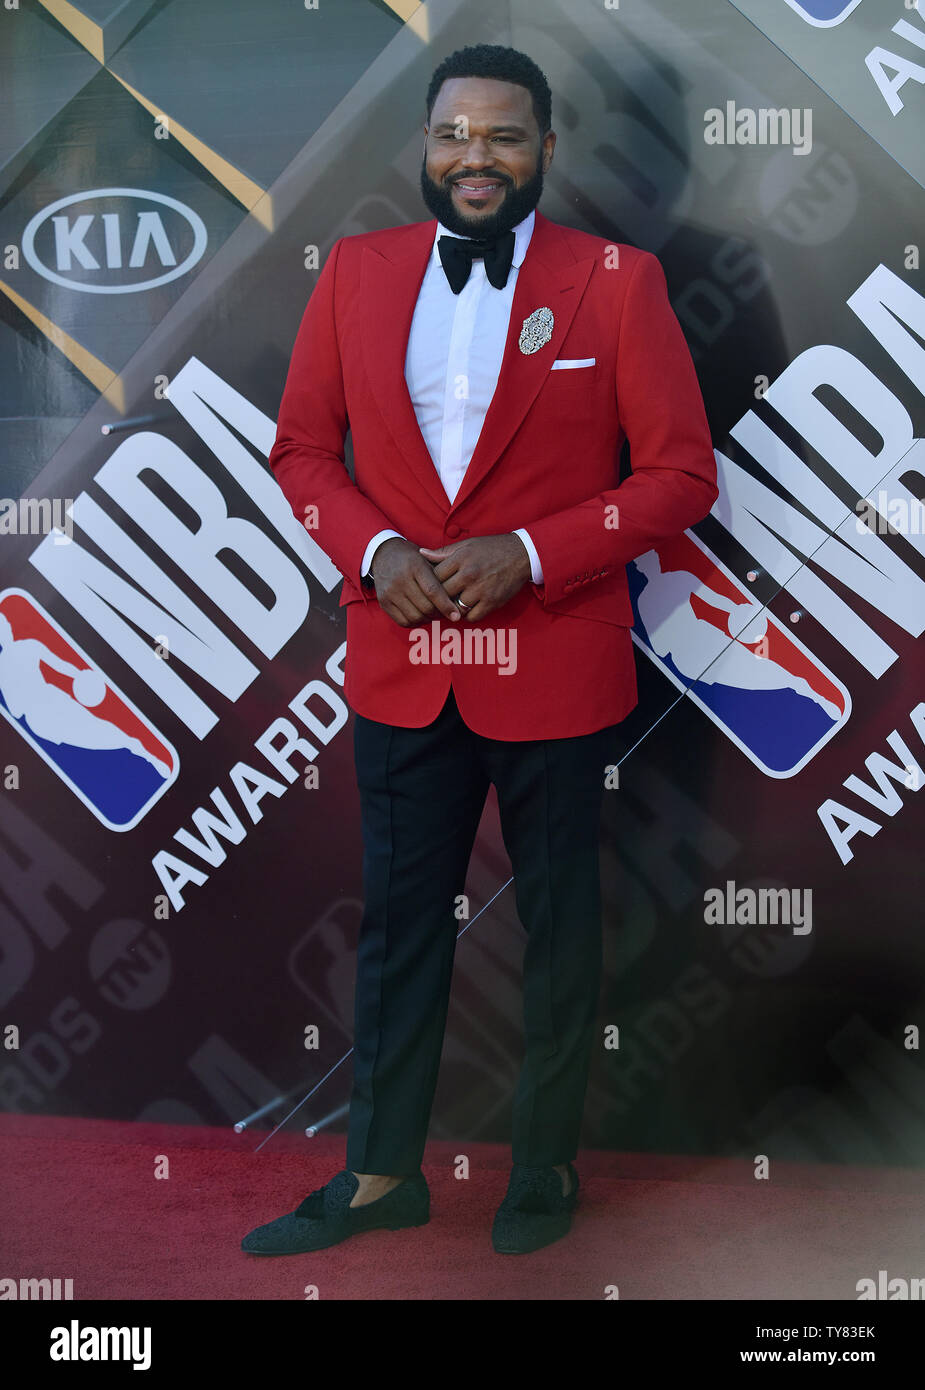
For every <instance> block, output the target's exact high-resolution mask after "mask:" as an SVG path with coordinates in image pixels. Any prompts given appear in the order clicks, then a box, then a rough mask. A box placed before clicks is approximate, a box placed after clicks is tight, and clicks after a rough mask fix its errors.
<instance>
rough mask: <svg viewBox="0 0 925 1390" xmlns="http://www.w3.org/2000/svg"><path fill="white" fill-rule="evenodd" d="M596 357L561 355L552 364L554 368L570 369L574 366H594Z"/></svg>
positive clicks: (560, 369)
mask: <svg viewBox="0 0 925 1390" xmlns="http://www.w3.org/2000/svg"><path fill="white" fill-rule="evenodd" d="M596 361H597V358H596V357H559V358H557V359H556V361H555V362H553V364H552V370H553V371H554V372H555V371H568V370H570V369H571V368H572V367H593V366H594V364H595V362H596Z"/></svg>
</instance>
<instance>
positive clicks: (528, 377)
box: [453, 212, 594, 510]
mask: <svg viewBox="0 0 925 1390" xmlns="http://www.w3.org/2000/svg"><path fill="white" fill-rule="evenodd" d="M593 265H594V258H593V257H592V256H589V257H588V258H587V259H586V260H580V261H579V260H576V259H575V256H574V255H573V253H572V251H571V249H570V247H569V245H568V242H567V241H566V239H565V237H564V236H563V235H562V232H561V230H560V229H559V227H558V226H557V224H556V223H555V222H550V221H548V220H547V218H545V217H542V216H541V215H540V213H539V212H537V214H536V220H535V222H534V226H533V235H532V237H531V238H530V245H529V246H528V247H527V254H526V256H525V257H524V260H523V264H522V265H521V267H520V269H519V270H518V272H517V284H516V285H515V287H514V300H513V304H512V306H511V321H510V324H509V325H508V334H507V340H506V342H505V345H504V356H503V358H502V359H501V370H500V372H499V373H498V385H497V386H496V388H495V394H494V395H493V396H492V398H491V404H490V405H489V407H488V411H487V413H486V415H485V419H484V421H483V423H482V431H481V434H480V435H479V438H478V443H477V444H476V446H475V449H474V451H473V454H472V458H471V459H470V460H469V467H468V468H467V469H466V474H465V477H464V478H463V480H462V483H461V484H460V488H459V491H458V492H457V494H456V497H455V499H454V502H453V509H454V510H455V508H456V507H458V506H459V505H460V503H462V502H464V501H465V500H466V498H467V497H468V496H469V495H470V493H472V492H473V491H474V489H475V488H476V487H477V486H478V485H479V483H480V482H481V481H482V479H483V478H484V477H485V476H486V474H487V473H488V472H489V471H490V470H491V469H492V468H493V467H494V465H495V464H496V463H497V462H498V459H499V458H500V456H501V454H502V453H503V451H504V449H505V448H506V447H507V445H508V444H509V443H510V441H511V439H512V438H513V436H514V433H515V432H516V430H517V429H518V428H519V427H520V423H521V421H522V420H523V418H524V416H525V415H526V413H527V411H528V410H529V409H530V406H531V405H532V404H533V401H534V400H535V398H536V395H537V393H538V392H539V389H540V387H541V386H542V384H543V382H544V381H545V380H546V377H547V376H548V374H549V371H550V369H551V367H552V364H553V362H554V361H555V360H556V357H557V356H558V354H559V348H560V346H561V344H562V343H563V341H564V339H565V335H566V333H567V332H568V330H569V325H570V324H571V322H572V319H573V318H574V317H575V311H576V310H577V308H578V305H579V303H580V302H581V296H582V294H583V293H584V289H585V285H586V284H587V283H588V278H589V276H590V274H591V269H592V267H593ZM542 308H547V309H551V310H552V315H553V329H552V337H551V338H550V340H549V342H548V343H544V345H543V346H542V347H541V348H539V349H538V351H536V352H533V353H523V352H521V350H520V334H521V330H522V328H523V324H524V319H526V318H528V317H529V316H530V314H532V313H533V312H534V310H536V309H542Z"/></svg>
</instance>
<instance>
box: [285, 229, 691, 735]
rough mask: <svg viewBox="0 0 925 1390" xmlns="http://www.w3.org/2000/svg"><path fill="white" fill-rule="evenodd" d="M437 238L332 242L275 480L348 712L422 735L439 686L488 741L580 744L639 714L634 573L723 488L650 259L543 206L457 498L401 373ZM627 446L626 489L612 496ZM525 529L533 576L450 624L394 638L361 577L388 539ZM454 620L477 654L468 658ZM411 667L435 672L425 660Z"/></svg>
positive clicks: (295, 361) (420, 233)
mask: <svg viewBox="0 0 925 1390" xmlns="http://www.w3.org/2000/svg"><path fill="white" fill-rule="evenodd" d="M436 226H437V224H436V221H435V220H433V219H432V220H430V221H428V222H418V223H414V224H413V225H410V226H404V227H394V228H390V229H388V230H386V231H381V232H370V233H366V234H364V235H362V236H352V237H343V238H341V239H340V240H339V241H338V242H336V244H335V245H334V246H333V248H332V249H331V252H330V254H329V255H328V258H327V261H326V263H325V266H324V269H323V271H322V273H321V275H320V276H319V279H318V283H317V285H316V286H315V290H314V292H313V294H312V296H311V299H310V301H309V303H308V306H307V308H306V310H305V313H304V316H303V318H302V322H301V326H300V328H299V332H298V336H297V339H296V343H295V347H294V349H293V354H292V361H291V363H290V367H289V373H288V376H287V379H286V386H285V390H284V392H283V397H282V402H281V405H280V412H279V420H278V426H277V435H276V442H275V444H274V446H273V449H272V451H271V453H270V460H269V462H270V468H271V469H272V471H273V474H274V476H275V477H276V479H277V481H278V482H279V484H280V487H281V488H282V489H283V492H284V493H285V495H286V498H287V500H288V501H289V502H290V504H291V506H292V509H293V512H294V513H295V515H296V516H297V517H298V519H299V520H300V521H302V522H306V518H308V524H309V525H310V526H312V529H311V534H312V536H313V537H314V539H315V540H316V541H317V542H318V544H319V545H320V546H321V548H322V550H324V551H325V552H326V554H328V555H329V556H330V558H331V559H332V561H333V562H334V564H335V565H336V566H337V568H338V569H339V570H340V571H341V573H342V574H343V575H344V586H343V592H342V595H341V600H340V601H341V604H342V605H346V607H347V655H346V663H345V669H346V684H345V695H346V698H347V701H348V703H349V704H350V705H351V707H352V708H353V709H354V710H355V711H356V712H357V713H359V714H362V715H365V716H366V717H367V718H369V719H374V720H377V721H379V722H381V723H386V724H397V725H401V726H404V727H406V728H420V727H421V726H423V725H424V724H428V723H430V722H431V720H433V719H435V718H436V716H437V715H438V714H439V712H440V710H441V708H442V706H443V704H444V701H445V699H446V696H447V693H448V691H449V688H450V685H451V683H452V686H453V690H454V693H455V697H456V702H457V705H458V707H459V711H460V713H461V715H462V717H463V719H464V720H465V722H466V723H467V724H468V725H469V726H470V728H472V729H474V730H475V731H476V732H477V733H479V734H483V735H486V736H487V737H489V738H496V739H506V740H522V739H537V738H565V737H571V736H573V735H578V734H584V733H591V732H593V731H594V730H595V729H600V728H602V727H603V726H604V725H607V724H615V723H618V722H619V721H620V720H621V719H623V718H624V717H625V716H626V715H627V714H628V713H629V711H630V710H631V709H632V708H633V707H634V706H635V704H636V702H637V694H636V672H635V666H634V657H633V646H632V641H631V638H630V628H631V626H632V622H633V612H632V605H631V603H630V597H629V589H628V584H627V575H626V565H627V564H628V563H629V561H630V560H632V559H634V558H635V557H636V556H637V555H641V554H643V553H644V552H645V551H647V550H650V549H651V548H652V547H653V546H655V545H657V544H658V543H659V542H661V541H663V540H665V539H667V538H669V537H671V536H675V535H677V534H678V533H679V532H681V531H683V530H684V529H685V528H686V527H688V526H691V525H692V524H693V523H694V522H696V521H700V520H701V519H702V518H703V517H705V516H706V514H707V513H708V512H709V510H710V508H711V506H712V505H713V502H714V501H715V500H716V497H717V495H718V494H717V487H716V464H715V460H714V456H713V448H712V443H711V439H710V431H709V426H708V424H707V418H706V412H705V410H704V405H703V398H702V396H701V393H700V388H699V385H698V383H697V377H696V374H695V371H694V365H693V362H692V360H691V356H690V353H689V351H688V348H687V344H686V342H685V340H684V337H683V334H682V332H681V327H680V324H679V323H678V320H677V318H676V317H675V314H674V312H673V310H672V308H671V306H670V304H669V301H668V295H667V288H666V283H665V276H664V272H663V271H662V268H661V265H660V263H659V261H658V260H657V259H656V257H655V256H654V255H652V254H651V253H650V252H648V251H641V250H638V249H637V248H635V247H632V246H628V245H623V244H620V243H609V242H606V241H604V240H603V239H602V238H600V237H595V236H589V235H588V234H587V233H585V232H580V231H574V230H572V229H571V228H568V227H563V226H560V225H559V224H557V223H555V222H550V221H549V220H548V219H547V218H545V217H543V216H541V214H540V213H539V212H538V211H537V214H536V221H535V224H534V228H533V236H532V237H531V240H530V244H529V247H528V249H527V254H526V257H525V259H524V262H523V264H522V265H521V267H520V270H519V271H518V274H517V282H516V285H515V290H514V300H513V308H512V311H511V319H510V327H509V331H508V336H507V342H506V344H505V349H504V357H503V361H502V364H501V371H500V374H499V377H498V385H497V389H496V390H495V394H494V396H493V398H492V401H491V405H490V406H489V409H488V412H487V414H486V416H485V421H484V424H483V427H482V432H481V434H480V436H479V440H478V444H477V446H476V449H475V452H474V453H473V456H472V459H471V461H470V463H469V467H468V470H467V472H466V475H465V477H464V479H463V482H462V484H461V486H460V489H459V492H458V493H457V495H456V499H455V501H454V502H452V503H450V501H449V499H448V498H447V496H446V493H445V492H444V489H443V486H442V484H441V482H440V478H439V474H438V473H437V470H436V468H435V466H434V464H433V461H432V460H431V457H430V454H429V452H428V449H427V446H426V445H425V443H424V439H423V436H422V435H421V432H420V429H419V428H418V424H417V420H416V418H415V414H414V407H413V405H412V402H411V397H410V395H409V392H408V389H407V386H406V383H405V374H404V365H405V353H406V349H407V343H408V335H409V332H410V328H411V318H412V314H413V311H414V307H415V302H416V299H417V294H418V289H419V287H420V284H421V281H422V279H423V276H424V271H425V269H426V266H427V258H428V256H429V255H430V253H431V250H432V248H433V240H434V234H435V232H436ZM615 252H618V257H617V256H615ZM615 259H616V260H617V265H613V264H612V262H613V261H614V260H615ZM543 307H546V308H548V309H550V310H551V311H552V314H553V318H554V326H553V330H552V337H551V339H550V341H549V342H547V343H546V344H545V345H544V346H543V347H541V348H540V349H539V350H538V351H535V352H533V353H531V354H525V353H523V352H522V351H521V350H520V347H519V339H520V334H521V329H522V326H523V322H524V319H525V318H527V317H528V316H529V315H530V314H532V313H533V311H534V310H536V309H539V308H543ZM590 357H593V358H594V359H595V365H594V366H592V367H583V368H574V369H569V370H563V369H557V370H555V371H553V370H551V367H552V364H553V362H554V361H555V360H556V359H557V358H590ZM348 428H349V429H350V430H351V431H352V438H353V453H354V475H355V477H354V480H353V481H351V478H350V475H349V473H348V471H347V469H346V466H345V463H344V439H345V435H346V431H347V430H348ZM625 437H628V438H629V441H630V446H631V458H630V462H631V466H632V476H630V477H628V478H626V479H625V480H624V482H623V483H619V457H620V448H621V445H622V443H623V440H624V438H625ZM310 506H314V507H316V508H317V519H316V524H314V525H312V522H313V521H314V520H315V518H314V516H313V514H312V513H311V512H309V511H307V510H306V509H307V508H309V507H310ZM615 508H616V510H615ZM518 526H523V527H526V528H527V530H528V531H529V533H530V536H531V537H532V539H533V542H534V545H535V546H536V550H537V554H538V555H539V558H540V564H541V565H542V569H543V578H544V583H543V585H542V587H539V586H536V585H533V584H531V583H529V582H528V583H527V584H526V585H525V586H524V587H523V588H522V589H521V590H520V591H519V593H517V594H516V595H515V596H514V598H513V599H511V600H510V601H509V602H508V603H507V604H505V605H504V606H503V607H502V608H499V609H496V610H495V611H494V612H493V613H492V614H491V615H490V616H489V617H488V618H487V619H484V620H482V621H480V622H478V623H476V624H466V620H465V619H461V620H460V621H459V622H457V623H450V622H448V621H447V620H446V619H444V618H442V617H441V618H439V619H433V618H427V619H424V620H423V622H422V624H421V628H420V629H412V628H403V627H399V626H398V624H397V623H395V622H394V621H393V620H392V619H391V618H390V617H389V616H388V615H387V614H386V613H385V612H384V611H383V610H382V609H381V608H380V606H379V603H378V600H377V598H376V595H375V593H374V592H373V591H371V590H367V589H365V588H363V586H362V584H361V576H360V565H361V563H362V559H363V554H364V552H365V550H366V547H367V545H368V543H369V541H370V540H371V539H372V537H373V536H374V535H375V534H376V532H378V531H381V530H383V529H384V528H386V527H393V528H394V529H395V530H396V531H399V532H400V533H401V534H402V535H403V536H406V537H407V538H408V539H409V540H411V541H413V542H414V543H415V544H417V545H423V546H431V547H437V546H441V545H446V544H447V543H448V542H450V541H453V540H456V539H458V538H464V537H466V536H483V535H495V534H498V533H502V532H510V531H513V530H514V529H515V528H516V527H518ZM435 622H436V623H437V626H436V627H434V626H433V624H434V623H435ZM467 625H468V626H469V627H470V628H471V627H476V628H478V629H479V630H480V642H481V646H479V644H478V643H476V644H474V645H473V646H472V647H471V648H470V649H469V652H468V656H469V657H470V660H469V661H465V660H463V659H462V658H463V657H464V656H465V655H466V654H467V653H466V650H465V648H464V647H462V643H463V639H464V633H463V632H462V631H461V629H462V628H464V627H465V626H467ZM492 628H497V629H504V630H505V633H504V636H505V640H506V642H507V647H506V648H505V649H504V650H505V651H506V666H507V669H506V670H504V669H503V667H502V665H501V664H500V663H496V664H490V663H488V662H486V661H485V660H484V658H485V657H490V656H491V654H492V644H493V642H494V639H495V637H496V636H497V635H498V634H496V633H495V632H492V631H491V629H492ZM422 630H423V632H422ZM415 633H416V634H417V635H416V636H413V634H415ZM451 633H454V634H456V636H455V637H452V636H450V634H451ZM425 634H426V642H424V643H422V640H421V639H422V636H423V635H425ZM444 634H446V637H445V639H444ZM475 635H476V634H473V636H475ZM454 641H455V642H457V643H459V644H460V650H459V651H457V652H456V653H454V651H453V649H452V647H451V646H450V645H449V644H450V643H451V642H454ZM498 650H499V651H500V650H502V649H501V648H500V647H499V648H498ZM415 652H416V655H417V657H418V658H420V656H421V654H422V652H423V653H424V654H425V655H426V654H427V653H428V652H429V655H430V660H429V661H427V662H425V663H424V664H420V662H419V661H418V663H416V662H415V661H414V660H413V659H412V655H413V653H415ZM480 657H481V659H480ZM454 658H455V659H454Z"/></svg>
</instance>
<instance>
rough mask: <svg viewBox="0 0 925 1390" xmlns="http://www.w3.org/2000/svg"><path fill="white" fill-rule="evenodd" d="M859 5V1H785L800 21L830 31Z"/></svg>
mask: <svg viewBox="0 0 925 1390" xmlns="http://www.w3.org/2000/svg"><path fill="white" fill-rule="evenodd" d="M860 3H861V0H787V4H788V5H789V6H790V8H791V9H792V10H796V12H797V14H798V15H799V16H800V18H801V19H805V20H806V22H807V24H812V25H814V26H815V28H817V29H831V28H832V26H833V24H841V22H842V20H843V19H847V18H848V16H849V14H850V13H851V11H852V10H856V9H857V7H858V5H860Z"/></svg>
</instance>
